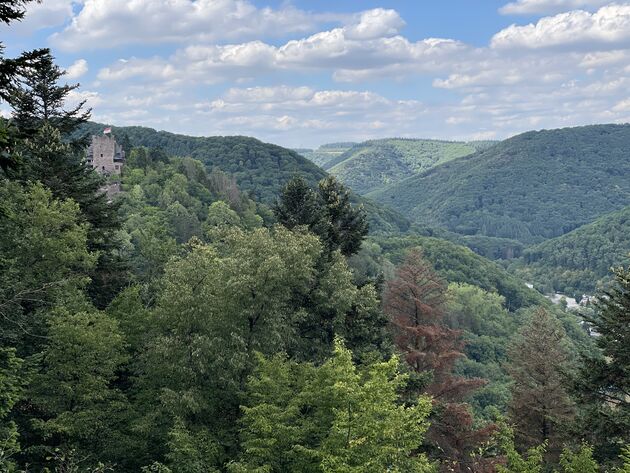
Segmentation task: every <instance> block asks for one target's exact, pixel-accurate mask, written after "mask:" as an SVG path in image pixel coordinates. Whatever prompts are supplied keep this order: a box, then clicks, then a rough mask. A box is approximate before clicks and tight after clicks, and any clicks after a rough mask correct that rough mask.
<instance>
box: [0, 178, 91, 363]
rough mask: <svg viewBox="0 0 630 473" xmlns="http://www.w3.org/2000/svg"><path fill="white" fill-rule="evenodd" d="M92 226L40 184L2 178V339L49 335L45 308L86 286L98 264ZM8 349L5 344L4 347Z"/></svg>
mask: <svg viewBox="0 0 630 473" xmlns="http://www.w3.org/2000/svg"><path fill="white" fill-rule="evenodd" d="M87 241H88V228H87V225H86V224H85V223H81V216H80V211H79V207H78V205H77V204H76V203H74V202H72V201H70V200H57V199H54V198H53V196H52V193H51V192H50V191H49V190H47V189H45V188H44V187H43V186H42V185H41V184H35V185H28V186H25V187H23V186H21V185H19V184H18V183H16V182H10V181H6V180H0V315H1V319H0V339H1V340H2V342H3V344H12V345H14V346H19V347H20V350H21V351H22V353H26V354H30V353H32V350H33V349H34V345H37V343H36V342H35V341H34V340H30V341H29V342H30V343H31V344H32V345H31V346H30V348H28V347H25V346H24V344H22V342H21V341H22V340H23V337H24V336H25V335H27V334H28V335H31V336H34V335H42V334H43V333H45V327H44V325H45V324H44V321H43V319H44V317H45V314H44V313H43V309H45V308H46V309H47V308H48V307H49V306H50V305H54V304H55V303H56V302H57V301H60V300H62V299H64V298H66V297H68V294H69V293H70V292H73V291H74V290H75V289H77V288H80V287H83V286H84V285H85V283H86V282H87V280H86V277H85V273H86V272H88V271H90V270H91V268H92V267H93V266H94V264H95V255H94V254H93V253H91V252H89V251H88V249H87ZM5 346H6V345H5Z"/></svg>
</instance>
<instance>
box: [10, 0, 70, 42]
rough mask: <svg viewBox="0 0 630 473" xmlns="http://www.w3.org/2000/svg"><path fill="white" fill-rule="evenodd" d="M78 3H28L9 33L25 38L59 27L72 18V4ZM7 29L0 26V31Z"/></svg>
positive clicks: (61, 0) (48, 0) (50, 0)
mask: <svg viewBox="0 0 630 473" xmlns="http://www.w3.org/2000/svg"><path fill="white" fill-rule="evenodd" d="M79 3H80V1H79V0H75V1H73V0H46V1H44V2H41V3H39V2H32V3H29V4H28V5H27V8H26V15H25V17H24V19H23V20H22V21H20V22H14V23H12V24H11V26H10V31H11V33H12V34H16V35H22V36H27V35H31V34H33V33H34V32H35V31H38V30H41V29H44V28H50V27H53V26H58V25H61V24H63V23H64V22H66V21H67V20H68V19H69V18H71V17H72V13H73V12H72V6H73V4H79ZM7 28H8V27H7V26H6V25H4V24H3V25H2V26H0V30H3V29H7Z"/></svg>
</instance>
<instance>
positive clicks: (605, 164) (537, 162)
mask: <svg viewBox="0 0 630 473" xmlns="http://www.w3.org/2000/svg"><path fill="white" fill-rule="evenodd" d="M629 150H630V125H593V126H584V127H576V128H564V129H558V130H545V131H538V132H528V133H523V134H521V135H518V136H515V137H513V138H510V139H508V140H505V141H503V142H501V143H499V144H497V145H495V146H492V147H490V148H488V149H485V150H482V151H479V152H477V153H475V154H472V155H470V156H466V157H463V158H460V159H456V160H453V161H450V162H448V163H445V164H442V165H439V166H437V167H435V168H433V169H431V170H429V171H427V172H425V173H423V174H421V175H418V176H413V177H410V178H409V179H406V180H404V181H402V182H400V183H399V184H398V185H395V186H392V187H390V188H388V189H386V190H384V191H380V192H378V191H377V192H374V193H372V194H369V196H370V197H372V198H374V199H376V200H377V201H378V202H381V203H383V204H386V205H389V206H391V207H393V208H395V209H397V210H399V211H401V212H402V213H404V214H405V215H407V216H410V217H411V218H412V219H413V220H415V221H421V222H423V223H426V224H429V225H435V226H443V227H446V228H447V229H449V230H451V231H455V232H458V233H462V234H466V235H475V234H480V235H487V236H494V237H503V238H513V239H517V240H520V241H523V242H537V241H541V240H543V239H547V238H553V237H556V236H559V235H562V234H564V233H567V232H569V231H571V230H573V229H575V228H577V227H579V226H580V225H584V224H586V223H589V222H592V221H593V220H595V219H596V218H597V217H599V216H601V215H603V214H606V213H609V212H612V211H615V210H619V209H621V208H623V207H624V206H626V205H629V204H630V180H628V178H627V176H628V175H630V151H629Z"/></svg>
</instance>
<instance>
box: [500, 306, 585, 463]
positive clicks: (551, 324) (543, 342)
mask: <svg viewBox="0 0 630 473" xmlns="http://www.w3.org/2000/svg"><path fill="white" fill-rule="evenodd" d="M565 343H566V342H565V333H564V329H563V328H562V326H561V325H560V323H559V322H558V321H557V320H556V319H555V318H554V317H553V316H552V315H551V314H550V313H549V312H548V311H546V310H545V309H543V308H539V309H537V310H536V311H535V312H534V313H533V314H532V316H531V319H530V320H529V321H528V323H527V324H526V325H525V326H523V327H522V328H521V330H519V332H518V334H517V336H516V338H515V340H514V342H513V343H512V345H511V347H510V350H509V357H510V364H509V367H508V372H509V374H510V375H511V377H512V380H513V385H512V389H511V391H512V400H511V402H510V405H509V415H510V419H511V421H512V422H513V423H514V426H515V436H516V441H517V445H519V446H520V447H521V448H532V447H535V446H537V445H540V444H542V443H543V442H547V443H548V448H547V452H546V457H547V459H549V460H552V459H556V460H557V458H558V455H559V454H560V451H561V449H562V443H563V441H564V440H565V438H566V432H565V429H566V426H567V424H568V422H569V421H570V420H571V418H572V413H573V409H572V405H571V401H570V399H569V396H568V394H567V391H566V388H565V377H564V372H565V371H566V369H567V360H568V352H567V348H566V346H565Z"/></svg>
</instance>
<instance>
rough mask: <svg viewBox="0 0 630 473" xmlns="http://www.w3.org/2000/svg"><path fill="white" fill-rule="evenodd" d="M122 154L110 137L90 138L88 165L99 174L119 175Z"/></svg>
mask: <svg viewBox="0 0 630 473" xmlns="http://www.w3.org/2000/svg"><path fill="white" fill-rule="evenodd" d="M123 160H124V152H123V151H122V150H121V148H120V145H118V144H117V143H116V140H115V139H114V137H113V136H111V135H98V136H92V145H91V146H90V149H89V151H88V163H89V164H91V165H92V167H93V168H94V169H95V170H96V171H97V172H99V173H100V174H110V175H111V174H120V171H121V169H122V166H123Z"/></svg>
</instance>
